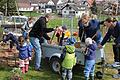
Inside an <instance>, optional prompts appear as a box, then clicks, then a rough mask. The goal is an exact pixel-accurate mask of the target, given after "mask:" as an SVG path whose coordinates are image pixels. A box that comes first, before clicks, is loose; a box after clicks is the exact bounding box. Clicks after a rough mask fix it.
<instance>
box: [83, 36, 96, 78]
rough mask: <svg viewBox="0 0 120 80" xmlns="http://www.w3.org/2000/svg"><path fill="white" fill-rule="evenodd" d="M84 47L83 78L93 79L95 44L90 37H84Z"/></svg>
mask: <svg viewBox="0 0 120 80" xmlns="http://www.w3.org/2000/svg"><path fill="white" fill-rule="evenodd" d="M85 44H86V49H85V50H84V51H85V69H84V75H85V80H89V76H90V79H91V80H94V70H95V58H96V55H95V54H96V49H97V44H96V43H95V41H93V40H92V39H91V38H86V39H85Z"/></svg>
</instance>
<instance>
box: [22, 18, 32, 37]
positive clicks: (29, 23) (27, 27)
mask: <svg viewBox="0 0 120 80" xmlns="http://www.w3.org/2000/svg"><path fill="white" fill-rule="evenodd" d="M33 24H34V22H33V18H32V17H30V18H29V19H28V21H26V22H25V23H24V25H23V26H22V28H21V30H22V35H23V37H24V38H25V39H26V38H27V36H28V34H29V32H30V30H31V28H32V26H33Z"/></svg>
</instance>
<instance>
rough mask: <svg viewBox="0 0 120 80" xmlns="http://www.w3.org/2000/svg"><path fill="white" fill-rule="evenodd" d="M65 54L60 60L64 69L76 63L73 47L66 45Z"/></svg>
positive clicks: (70, 67)
mask: <svg viewBox="0 0 120 80" xmlns="http://www.w3.org/2000/svg"><path fill="white" fill-rule="evenodd" d="M65 48H66V55H65V58H64V60H63V62H62V67H64V68H66V69H72V68H73V66H74V65H75V64H76V57H75V47H74V46H71V45H66V46H65Z"/></svg>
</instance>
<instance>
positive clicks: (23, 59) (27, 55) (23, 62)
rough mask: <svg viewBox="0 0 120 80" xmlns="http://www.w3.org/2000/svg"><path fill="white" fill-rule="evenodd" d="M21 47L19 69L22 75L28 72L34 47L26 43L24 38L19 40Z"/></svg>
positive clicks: (19, 46) (19, 48)
mask: <svg viewBox="0 0 120 80" xmlns="http://www.w3.org/2000/svg"><path fill="white" fill-rule="evenodd" d="M18 42H19V45H18V46H17V49H18V50H19V67H20V68H21V70H22V73H26V72H28V67H29V60H31V54H32V47H31V44H30V43H29V42H27V41H25V39H24V37H23V36H20V37H19V38H18Z"/></svg>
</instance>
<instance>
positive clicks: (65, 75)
mask: <svg viewBox="0 0 120 80" xmlns="http://www.w3.org/2000/svg"><path fill="white" fill-rule="evenodd" d="M66 79H67V80H72V69H66V68H62V80H66Z"/></svg>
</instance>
